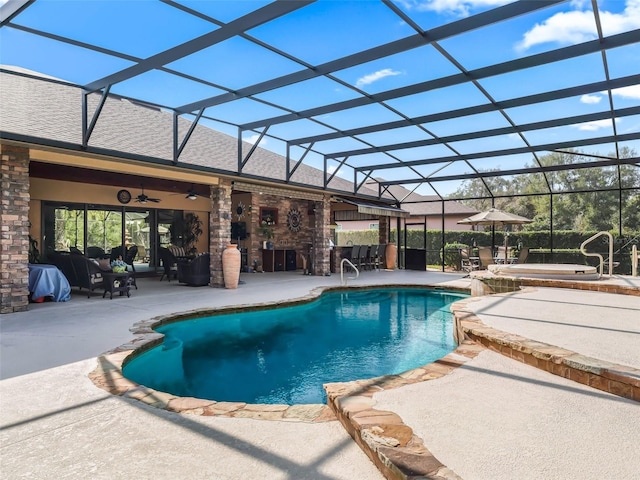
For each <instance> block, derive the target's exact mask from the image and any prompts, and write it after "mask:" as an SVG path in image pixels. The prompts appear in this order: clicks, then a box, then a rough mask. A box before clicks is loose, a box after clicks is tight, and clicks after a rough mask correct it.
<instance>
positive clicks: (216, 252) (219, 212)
mask: <svg viewBox="0 0 640 480" xmlns="http://www.w3.org/2000/svg"><path fill="white" fill-rule="evenodd" d="M211 212H212V214H211V215H210V216H209V218H210V220H209V232H210V234H209V238H210V243H209V253H210V254H211V266H210V268H211V282H210V286H212V287H218V288H223V287H224V276H223V273H222V252H224V250H225V249H226V248H227V245H229V239H230V238H231V215H232V212H231V182H230V181H228V180H224V179H220V182H219V183H218V185H212V186H211Z"/></svg>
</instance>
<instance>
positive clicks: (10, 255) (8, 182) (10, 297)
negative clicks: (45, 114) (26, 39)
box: [0, 144, 29, 313]
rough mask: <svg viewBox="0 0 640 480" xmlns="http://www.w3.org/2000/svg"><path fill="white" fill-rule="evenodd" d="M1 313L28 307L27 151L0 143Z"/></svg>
mask: <svg viewBox="0 0 640 480" xmlns="http://www.w3.org/2000/svg"><path fill="white" fill-rule="evenodd" d="M0 148H1V151H0V156H1V158H2V163H1V172H2V176H1V184H0V186H1V196H0V200H1V203H2V210H1V212H0V313H13V312H23V311H26V310H28V307H29V266H28V261H29V150H28V149H26V148H21V147H14V146H10V145H4V144H3V145H0Z"/></svg>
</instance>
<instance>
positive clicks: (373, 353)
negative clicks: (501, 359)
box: [123, 288, 468, 404]
mask: <svg viewBox="0 0 640 480" xmlns="http://www.w3.org/2000/svg"><path fill="white" fill-rule="evenodd" d="M467 296H468V295H466V294H463V293H459V292H453V291H446V290H433V289H424V288H372V289H357V290H341V291H334V292H327V293H324V294H323V295H321V296H320V297H319V298H318V299H317V300H315V301H312V302H309V303H304V304H299V305H295V306H288V307H281V308H270V309H262V310H251V311H246V312H240V313H228V314H221V315H214V316H210V317H202V318H194V319H190V320H182V321H179V322H174V323H170V324H167V325H164V326H162V327H160V328H158V329H157V331H158V332H160V333H163V334H164V335H165V338H164V342H163V344H162V345H159V346H156V347H154V348H152V349H150V350H148V351H146V352H144V353H143V354H141V355H139V356H137V357H135V358H133V359H132V360H131V361H130V362H128V363H127V364H126V365H125V366H124V368H123V373H124V375H125V376H126V377H127V378H129V379H130V380H133V381H135V382H136V383H139V384H142V385H146V386H147V387H151V388H153V389H155V390H161V391H165V392H169V393H172V394H174V395H179V396H190V397H197V398H204V399H210V400H216V401H230V402H246V403H271V404H300V403H307V404H308V403H325V401H326V399H325V392H324V389H323V388H322V385H323V384H324V383H329V382H343V381H351V380H357V379H365V378H371V377H377V376H380V375H386V374H397V373H402V372H404V371H407V370H410V369H412V368H416V367H418V366H421V365H424V364H427V363H431V362H433V361H435V360H437V359H439V358H441V357H443V356H445V355H446V354H447V353H449V352H451V351H452V350H453V349H454V348H455V347H456V344H455V341H454V339H453V321H452V316H451V313H450V310H449V308H450V305H451V303H453V302H455V301H457V300H460V299H461V298H466V297H467Z"/></svg>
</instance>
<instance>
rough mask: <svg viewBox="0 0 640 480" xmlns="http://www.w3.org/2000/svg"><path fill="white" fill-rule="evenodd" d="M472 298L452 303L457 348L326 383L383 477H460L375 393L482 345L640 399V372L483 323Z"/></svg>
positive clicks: (431, 375) (441, 370)
mask: <svg viewBox="0 0 640 480" xmlns="http://www.w3.org/2000/svg"><path fill="white" fill-rule="evenodd" d="M513 293H515V292H512V293H511V294H513ZM477 300H479V298H478V297H470V298H467V299H463V300H459V301H457V302H455V303H454V304H453V305H452V306H451V311H452V313H453V315H454V319H455V335H456V339H458V343H459V347H458V348H457V349H456V350H455V351H453V352H452V353H450V354H449V355H447V356H445V357H443V358H441V359H440V360H437V361H436V362H434V363H432V364H430V365H426V366H424V367H422V368H420V369H415V370H412V371H411V372H406V373H404V374H401V375H396V376H386V377H380V378H378V379H371V380H362V381H356V382H349V383H334V384H328V385H326V386H325V389H326V391H327V397H328V403H329V405H330V406H331V408H332V410H333V411H334V413H335V414H336V416H337V417H338V419H339V420H340V422H341V423H342V424H343V426H344V427H345V429H346V430H347V431H348V432H349V434H350V435H351V437H352V438H353V439H354V440H355V441H356V443H358V445H359V446H360V448H362V450H363V451H364V452H365V453H366V454H367V456H368V457H369V458H370V459H371V461H373V462H374V464H375V465H376V466H377V467H378V469H379V470H380V471H381V472H382V473H383V474H384V476H385V478H387V479H394V480H396V479H397V480H409V479H427V478H428V479H434V480H440V479H442V480H445V479H446V480H459V479H460V477H458V475H457V474H456V473H455V472H453V471H451V470H450V469H449V468H447V467H446V466H445V465H443V464H442V463H441V462H440V461H439V460H438V459H437V458H435V456H433V454H431V452H430V451H429V450H428V448H426V447H425V446H424V443H423V441H422V439H421V438H419V437H417V436H416V435H415V434H414V433H413V430H412V429H411V427H409V426H407V425H405V424H404V423H403V421H402V419H401V418H400V417H399V416H398V415H397V414H395V413H393V412H390V411H381V410H377V409H376V408H375V405H376V401H375V399H374V398H373V396H374V394H375V393H378V392H381V391H384V390H386V389H389V388H397V387H401V386H404V385H408V384H410V383H414V382H415V381H416V380H417V381H428V380H434V379H436V378H440V377H442V376H444V375H448V374H450V373H452V372H453V371H455V369H456V368H457V367H460V366H462V365H464V363H465V362H467V361H468V360H470V359H472V358H475V357H476V356H477V355H478V354H479V353H480V352H481V351H483V350H485V349H489V350H492V351H494V352H497V353H501V354H502V355H505V356H507V357H509V358H511V359H513V360H516V361H519V362H522V363H525V364H527V365H531V366H533V367H536V368H539V369H541V370H544V371H547V372H549V373H552V374H554V375H559V376H562V377H564V378H567V379H570V380H573V381H575V382H578V383H581V384H584V385H588V386H590V387H593V388H596V389H599V390H603V391H605V392H608V393H611V394H613V395H617V396H620V397H624V398H627V399H630V400H635V401H637V402H640V370H638V369H634V368H631V367H627V366H623V365H617V364H613V363H610V362H606V361H603V360H598V359H595V358H591V357H587V356H584V355H580V354H578V353H575V352H572V351H570V350H567V349H564V348H560V347H555V346H553V345H549V344H545V343H543V342H538V341H534V340H530V339H528V338H525V337H522V336H520V335H514V334H511V333H508V332H503V331H500V330H497V329H495V328H492V327H488V326H486V325H485V324H484V323H482V321H481V320H480V319H479V318H478V317H477V316H476V315H475V314H474V313H473V312H472V311H471V310H470V309H469V304H470V303H471V302H475V301H477Z"/></svg>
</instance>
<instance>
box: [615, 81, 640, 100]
mask: <svg viewBox="0 0 640 480" xmlns="http://www.w3.org/2000/svg"><path fill="white" fill-rule="evenodd" d="M611 93H612V94H614V95H618V96H620V97H623V98H632V99H634V100H640V85H631V86H629V87H622V88H616V89H615V90H611Z"/></svg>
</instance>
